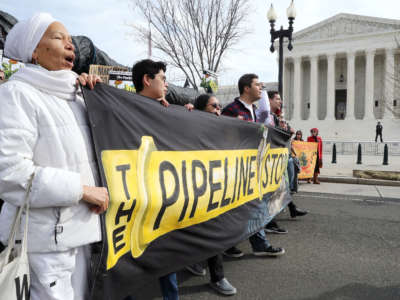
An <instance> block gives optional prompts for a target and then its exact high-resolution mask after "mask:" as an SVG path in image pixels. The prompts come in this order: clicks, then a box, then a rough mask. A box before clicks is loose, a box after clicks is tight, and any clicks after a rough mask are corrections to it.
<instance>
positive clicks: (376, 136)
mask: <svg viewBox="0 0 400 300" xmlns="http://www.w3.org/2000/svg"><path fill="white" fill-rule="evenodd" d="M378 136H379V137H380V138H381V143H383V140H382V132H377V133H376V135H375V142H376V141H377V140H378Z"/></svg>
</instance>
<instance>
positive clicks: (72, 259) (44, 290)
mask: <svg viewBox="0 0 400 300" xmlns="http://www.w3.org/2000/svg"><path fill="white" fill-rule="evenodd" d="M28 256H29V267H30V273H31V300H87V299H88V298H89V297H88V282H89V281H88V267H89V261H90V246H89V245H86V246H81V247H78V248H73V249H70V250H68V251H62V252H50V253H28Z"/></svg>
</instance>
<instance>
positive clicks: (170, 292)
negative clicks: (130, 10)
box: [132, 59, 179, 300]
mask: <svg viewBox="0 0 400 300" xmlns="http://www.w3.org/2000/svg"><path fill="white" fill-rule="evenodd" d="M166 71H167V66H166V64H165V63H164V62H161V61H158V62H156V61H153V60H151V59H144V60H141V61H139V62H137V63H136V64H134V66H133V68H132V81H133V84H134V85H135V88H136V92H137V93H138V94H139V95H142V96H145V97H148V98H149V100H150V99H151V100H156V101H160V102H161V103H162V104H163V105H165V106H168V102H166V101H165V99H164V97H165V94H166V92H167V89H168V83H167V82H166V76H165V72H166ZM159 280H160V286H161V291H162V294H163V299H164V300H178V299H179V295H178V281H177V279H176V273H171V274H168V275H165V276H163V277H160V279H159Z"/></svg>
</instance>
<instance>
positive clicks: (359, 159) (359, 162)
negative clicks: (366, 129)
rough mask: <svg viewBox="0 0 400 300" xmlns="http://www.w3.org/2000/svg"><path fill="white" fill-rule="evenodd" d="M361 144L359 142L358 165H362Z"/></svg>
mask: <svg viewBox="0 0 400 300" xmlns="http://www.w3.org/2000/svg"><path fill="white" fill-rule="evenodd" d="M361 164H362V162H361V144H358V151H357V165H361Z"/></svg>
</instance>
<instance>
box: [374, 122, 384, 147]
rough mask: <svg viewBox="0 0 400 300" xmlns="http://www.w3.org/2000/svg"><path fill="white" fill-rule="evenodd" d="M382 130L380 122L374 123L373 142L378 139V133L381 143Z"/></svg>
mask: <svg viewBox="0 0 400 300" xmlns="http://www.w3.org/2000/svg"><path fill="white" fill-rule="evenodd" d="M382 130H383V126H382V124H381V122H378V124H376V135H375V143H376V142H377V140H378V135H379V137H380V138H381V143H383V140H382Z"/></svg>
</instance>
